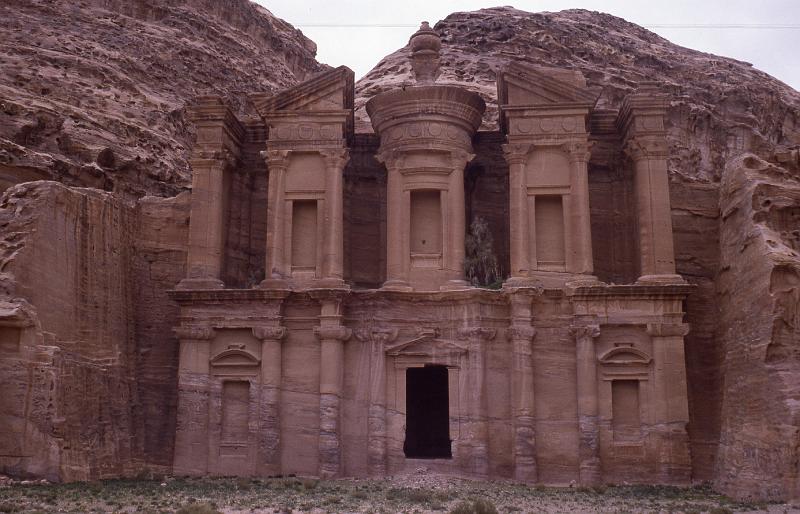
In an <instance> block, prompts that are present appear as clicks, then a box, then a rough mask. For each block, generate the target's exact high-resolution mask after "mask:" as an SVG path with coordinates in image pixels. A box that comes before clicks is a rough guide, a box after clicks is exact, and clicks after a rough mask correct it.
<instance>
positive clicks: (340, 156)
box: [320, 148, 349, 285]
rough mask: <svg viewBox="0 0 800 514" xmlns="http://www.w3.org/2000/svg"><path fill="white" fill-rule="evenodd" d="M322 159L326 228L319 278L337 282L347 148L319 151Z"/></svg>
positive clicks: (340, 269)
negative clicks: (324, 183)
mask: <svg viewBox="0 0 800 514" xmlns="http://www.w3.org/2000/svg"><path fill="white" fill-rule="evenodd" d="M320 154H321V155H322V157H323V159H324V160H325V168H326V176H327V178H326V181H325V182H326V192H325V205H326V206H327V212H326V213H325V218H326V223H327V230H326V239H325V250H324V255H323V273H322V274H323V278H324V279H325V280H326V281H328V282H331V283H332V285H338V284H341V283H342V282H343V280H342V279H343V269H344V253H343V252H344V238H343V225H344V210H343V207H342V206H343V202H344V199H343V195H344V188H343V185H342V184H343V182H344V177H343V173H344V167H345V165H346V164H347V160H348V159H349V152H348V150H347V148H341V149H336V150H322V151H320Z"/></svg>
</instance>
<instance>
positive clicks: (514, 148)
mask: <svg viewBox="0 0 800 514" xmlns="http://www.w3.org/2000/svg"><path fill="white" fill-rule="evenodd" d="M530 151H531V145H529V144H520V143H506V144H504V145H503V156H504V157H505V159H506V162H507V163H508V164H509V166H510V165H512V164H525V161H526V160H527V158H528V154H529V153H530Z"/></svg>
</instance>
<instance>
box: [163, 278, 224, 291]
mask: <svg viewBox="0 0 800 514" xmlns="http://www.w3.org/2000/svg"><path fill="white" fill-rule="evenodd" d="M175 289H182V290H187V289H188V290H191V289H196V290H206V289H225V283H224V282H223V281H222V280H220V279H218V278H210V277H209V278H184V279H183V280H181V281H180V282H178V285H176V286H175Z"/></svg>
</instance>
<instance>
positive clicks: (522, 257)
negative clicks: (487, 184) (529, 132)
mask: <svg viewBox="0 0 800 514" xmlns="http://www.w3.org/2000/svg"><path fill="white" fill-rule="evenodd" d="M530 150H531V146H530V145H521V144H505V145H503V155H504V156H505V159H506V162H507V163H508V182H509V191H508V197H509V218H510V222H511V223H510V225H511V226H510V236H511V237H510V240H511V279H512V280H513V279H515V278H524V277H527V276H528V270H529V269H530V263H529V257H528V251H529V250H528V249H529V245H528V233H529V231H528V229H529V227H528V188H527V183H526V180H525V163H526V161H527V158H528V153H529V152H530Z"/></svg>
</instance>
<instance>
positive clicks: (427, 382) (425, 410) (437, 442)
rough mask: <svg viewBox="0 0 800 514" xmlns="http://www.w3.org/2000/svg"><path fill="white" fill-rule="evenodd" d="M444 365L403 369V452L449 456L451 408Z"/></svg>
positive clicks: (417, 456) (410, 455) (424, 456)
mask: <svg viewBox="0 0 800 514" xmlns="http://www.w3.org/2000/svg"><path fill="white" fill-rule="evenodd" d="M449 397H450V394H449V391H448V384H447V367H445V366H439V365H426V366H425V367H424V368H408V369H407V370H406V440H405V443H403V452H404V453H405V455H406V457H408V458H414V459H449V458H451V457H452V456H453V454H452V452H451V450H450V412H449V404H450V401H449Z"/></svg>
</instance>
